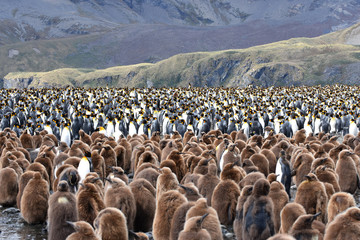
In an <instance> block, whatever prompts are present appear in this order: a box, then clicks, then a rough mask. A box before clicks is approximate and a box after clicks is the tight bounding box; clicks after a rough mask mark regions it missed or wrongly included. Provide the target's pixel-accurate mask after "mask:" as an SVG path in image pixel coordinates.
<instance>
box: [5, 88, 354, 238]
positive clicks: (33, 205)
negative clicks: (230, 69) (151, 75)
mask: <svg viewBox="0 0 360 240" xmlns="http://www.w3.org/2000/svg"><path fill="white" fill-rule="evenodd" d="M359 100H360V89H359V87H356V86H338V85H336V86H326V87H292V88H274V87H272V88H267V89H260V88H255V87H248V88H243V89H240V88H229V89H226V88H191V87H189V88H178V89H175V88H170V89H168V88H167V89H165V88H163V89H111V88H97V89H82V88H63V89H55V88H52V89H26V90H1V95H0V116H1V122H0V150H1V156H0V204H1V205H2V206H4V207H8V206H16V207H18V208H19V209H20V211H21V214H22V217H23V218H24V220H25V221H26V222H28V223H29V224H37V223H44V222H47V224H48V237H49V239H59V240H60V239H148V238H149V236H147V235H146V234H145V232H150V231H152V237H153V238H154V239H155V240H162V239H164V240H165V239H166V240H168V239H174V240H175V239H181V240H188V239H213V240H219V239H220V240H221V239H223V234H222V230H221V225H225V226H233V229H234V233H235V236H236V239H355V238H356V237H357V236H360V209H358V208H357V207H356V206H355V199H354V196H353V194H354V193H355V191H356V190H357V188H358V187H359V185H360V180H359V171H360V144H359V143H360V134H359V125H360V124H359V123H360V104H359V103H360V101H359ZM339 137H340V139H343V140H342V141H341V140H340V139H338V138H339ZM291 187H293V188H297V191H296V194H293V195H292V194H291V192H290V188H291Z"/></svg>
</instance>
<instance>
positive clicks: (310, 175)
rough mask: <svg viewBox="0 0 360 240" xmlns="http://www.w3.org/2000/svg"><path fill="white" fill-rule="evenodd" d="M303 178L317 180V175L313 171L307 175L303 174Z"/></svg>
mask: <svg viewBox="0 0 360 240" xmlns="http://www.w3.org/2000/svg"><path fill="white" fill-rule="evenodd" d="M305 178H306V181H307V182H313V181H319V179H318V178H317V176H316V175H315V174H313V173H309V174H308V175H305Z"/></svg>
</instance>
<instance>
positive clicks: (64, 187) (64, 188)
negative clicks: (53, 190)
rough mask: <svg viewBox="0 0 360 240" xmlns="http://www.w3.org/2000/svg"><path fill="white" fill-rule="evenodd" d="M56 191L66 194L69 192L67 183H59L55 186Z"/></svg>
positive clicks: (63, 181)
mask: <svg viewBox="0 0 360 240" xmlns="http://www.w3.org/2000/svg"><path fill="white" fill-rule="evenodd" d="M57 190H58V191H59V192H68V191H69V184H68V183H67V181H65V180H62V181H60V182H59V184H58V186H57Z"/></svg>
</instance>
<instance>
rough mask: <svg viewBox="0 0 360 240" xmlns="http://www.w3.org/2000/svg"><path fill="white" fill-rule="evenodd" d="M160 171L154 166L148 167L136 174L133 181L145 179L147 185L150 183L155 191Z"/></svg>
mask: <svg viewBox="0 0 360 240" xmlns="http://www.w3.org/2000/svg"><path fill="white" fill-rule="evenodd" d="M143 165H145V164H143ZM143 165H142V166H143ZM160 171H161V169H160V168H157V167H155V166H153V167H149V168H144V169H143V170H142V171H140V172H139V173H138V174H136V175H135V176H134V178H133V180H136V179H146V180H147V181H149V183H151V185H152V186H153V187H154V189H155V188H156V185H157V180H158V177H159V175H160Z"/></svg>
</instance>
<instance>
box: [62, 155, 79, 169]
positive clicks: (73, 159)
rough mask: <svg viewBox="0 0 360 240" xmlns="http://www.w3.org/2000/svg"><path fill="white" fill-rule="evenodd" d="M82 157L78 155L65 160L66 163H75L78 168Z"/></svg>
mask: <svg viewBox="0 0 360 240" xmlns="http://www.w3.org/2000/svg"><path fill="white" fill-rule="evenodd" d="M80 161H81V158H78V157H69V158H68V159H66V160H65V161H64V164H70V165H73V166H74V167H75V168H78V166H79V163H80Z"/></svg>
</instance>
